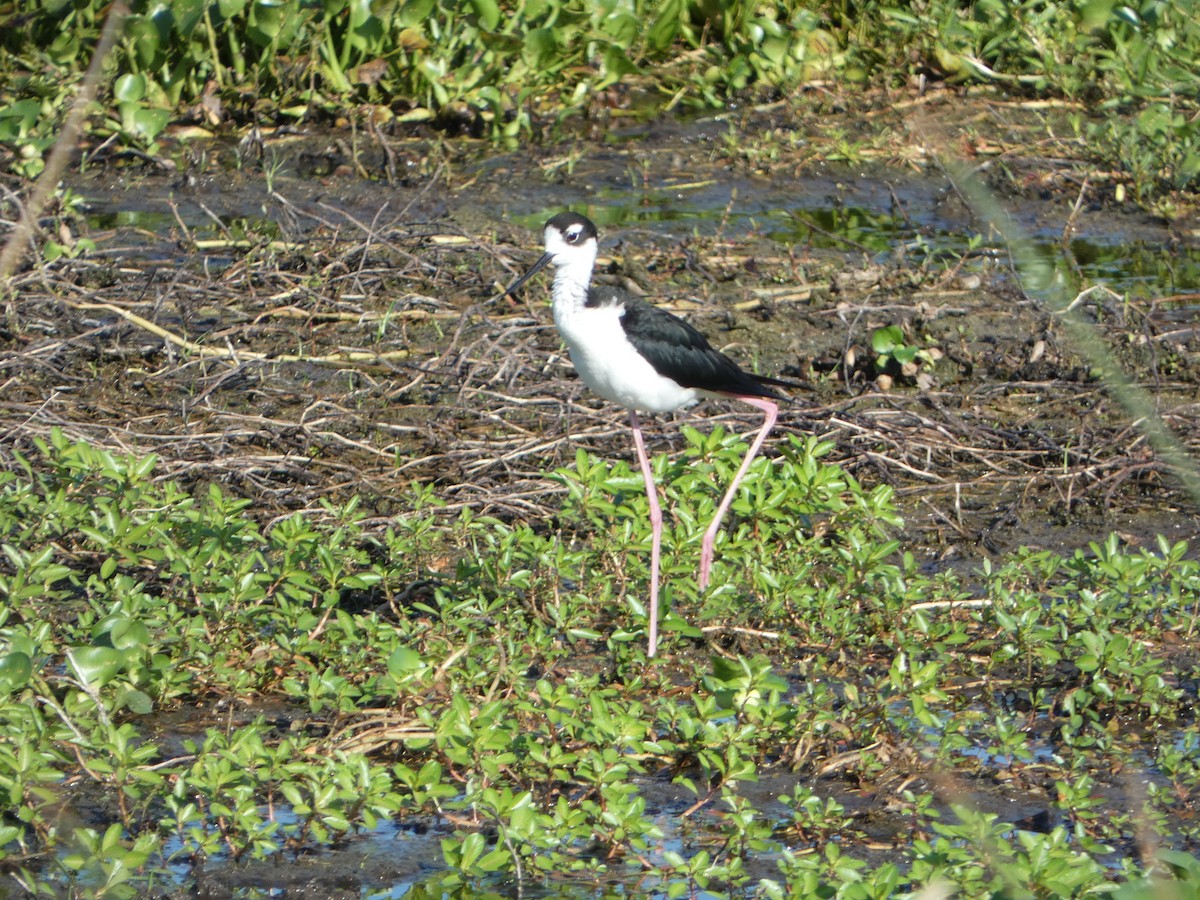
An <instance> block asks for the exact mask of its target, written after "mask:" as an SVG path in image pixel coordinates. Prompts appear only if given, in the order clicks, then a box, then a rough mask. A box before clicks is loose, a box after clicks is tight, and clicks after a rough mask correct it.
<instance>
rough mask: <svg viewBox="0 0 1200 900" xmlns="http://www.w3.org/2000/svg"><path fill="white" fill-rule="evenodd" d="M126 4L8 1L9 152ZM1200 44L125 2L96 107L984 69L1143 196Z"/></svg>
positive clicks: (487, 0) (1103, 3) (647, 3)
mask: <svg viewBox="0 0 1200 900" xmlns="http://www.w3.org/2000/svg"><path fill="white" fill-rule="evenodd" d="M120 9H121V7H120V6H119V5H117V6H113V5H109V4H99V3H89V2H85V0H58V2H51V3H32V2H24V3H18V4H16V5H15V6H13V7H10V11H9V17H8V21H7V22H6V23H5V25H6V27H5V28H4V30H3V32H2V33H0V72H2V73H3V78H2V79H0V82H2V83H3V84H4V85H5V87H4V89H3V94H2V96H0V100H2V102H0V110H2V111H0V144H2V145H3V146H4V147H5V148H7V150H8V152H9V156H8V159H7V167H8V168H9V169H11V170H14V171H16V172H19V173H21V174H23V175H26V176H31V175H35V174H37V172H38V171H40V168H41V166H42V164H43V159H44V156H45V153H46V151H47V150H48V148H49V147H50V146H51V145H52V144H53V143H54V141H55V139H56V136H57V133H58V130H59V128H60V127H61V122H62V118H63V115H64V113H65V110H66V108H67V107H68V106H69V104H70V102H71V99H72V97H73V96H74V94H75V92H76V90H77V88H78V85H79V82H80V80H81V78H82V74H83V70H84V68H86V65H87V61H88V59H89V57H90V55H91V53H92V51H93V50H94V49H95V47H96V44H97V41H98V38H99V33H100V30H101V27H102V25H103V22H104V19H105V17H106V16H107V15H108V14H109V12H110V11H119V10H120ZM1197 56H1200V21H1197V19H1196V17H1195V16H1194V15H1192V10H1191V8H1190V7H1189V6H1187V5H1186V4H1175V3H1171V2H1167V0H1143V2H1140V3H1132V4H1122V3H1118V2H1116V0H1062V2H1053V3H1046V2H1043V0H1020V2H1009V0H978V2H973V3H963V2H959V0H927V2H923V3H916V4H888V3H882V2H877V0H865V2H854V3H850V2H845V0H823V2H797V0H773V2H769V3H734V2H723V0H717V2H686V0H609V2H604V3H580V2H570V0H566V2H564V0H542V2H536V3H521V4H509V3H501V2H497V0H473V2H471V3H459V2H451V0H403V2H400V0H397V2H391V3H368V2H365V0H321V2H313V0H222V2H220V3H212V2H206V0H175V2H172V3H146V2H141V0H138V2H133V3H131V4H130V6H129V13H128V15H127V16H126V17H125V18H124V20H123V22H122V24H121V31H120V38H119V39H118V40H117V41H116V44H115V47H114V50H113V52H112V54H111V59H109V60H108V61H107V63H106V65H105V68H104V76H103V80H102V82H101V85H100V88H101V90H100V92H99V104H98V106H97V107H96V109H95V110H94V113H93V115H92V116H91V119H90V127H91V131H92V133H93V135H94V136H95V137H96V138H97V139H112V140H115V141H116V142H117V144H118V145H124V146H127V147H130V148H133V149H136V150H138V151H143V152H149V153H151V154H156V153H158V152H160V150H161V149H162V146H161V144H160V141H161V139H162V138H163V137H164V135H165V134H166V129H167V127H168V125H169V124H170V123H172V122H174V123H192V124H194V125H198V126H203V127H204V128H208V129H211V128H219V127H223V126H225V125H227V124H234V125H241V126H245V125H261V126H275V125H279V124H284V123H292V122H298V121H304V120H312V119H325V120H334V119H338V120H349V121H350V122H352V123H354V124H357V125H359V126H361V127H363V128H365V129H370V130H375V129H381V128H387V129H389V130H393V131H394V130H396V129H400V130H403V129H406V128H411V127H413V126H416V125H417V124H419V123H430V124H432V125H433V126H434V127H435V128H437V129H440V130H441V131H444V132H448V133H452V134H453V133H462V132H466V133H470V134H473V135H476V136H481V137H488V138H490V139H492V140H497V141H505V140H508V141H511V140H513V139H517V138H521V139H528V138H530V137H532V136H540V135H544V134H545V133H546V129H547V127H548V126H553V125H555V123H561V122H564V121H569V120H572V119H576V118H579V117H580V116H585V117H589V118H594V117H597V116H605V115H608V114H609V113H611V111H612V110H613V109H614V108H617V107H621V106H624V105H627V104H628V103H629V102H630V101H629V97H628V94H629V93H630V92H631V91H636V92H637V93H638V94H639V95H640V99H638V100H637V101H636V103H637V105H638V106H639V107H640V108H641V109H642V110H643V113H644V114H647V115H649V114H654V113H655V112H657V111H661V110H664V109H672V108H676V107H692V108H721V107H724V106H726V105H727V104H730V103H733V102H736V101H739V100H741V99H743V98H751V99H775V98H793V99H795V98H797V97H798V96H799V93H800V92H801V91H802V90H803V89H805V88H810V87H811V88H815V89H818V94H819V95H820V96H826V95H829V94H834V95H837V96H839V97H842V98H852V97H854V96H855V95H858V94H862V93H863V92H864V91H866V92H871V91H876V90H883V91H887V92H895V91H897V90H903V89H906V88H907V89H911V88H912V87H913V86H914V85H921V86H927V85H932V84H935V83H938V82H945V83H947V84H950V85H970V84H985V85H991V86H995V87H996V88H998V89H1001V90H1003V91H1005V92H1008V93H1010V94H1011V95H1012V96H1014V97H1017V98H1021V97H1028V98H1036V97H1041V98H1047V97H1049V98H1060V99H1063V100H1066V101H1072V102H1075V103H1077V104H1078V105H1076V106H1074V107H1073V111H1072V112H1071V114H1070V115H1069V116H1068V117H1067V121H1065V122H1063V121H1055V122H1053V123H1052V122H1047V130H1048V131H1050V132H1051V133H1053V134H1055V135H1056V136H1057V137H1058V138H1059V139H1061V140H1066V141H1073V142H1077V144H1078V149H1079V151H1080V152H1084V153H1089V154H1093V155H1094V159H1093V160H1092V162H1093V163H1094V164H1095V165H1096V166H1097V167H1098V168H1114V169H1119V170H1123V172H1124V173H1125V174H1124V175H1119V176H1117V177H1118V178H1119V179H1122V180H1124V179H1126V178H1127V179H1128V181H1129V184H1130V186H1131V187H1132V188H1133V191H1134V193H1135V195H1136V198H1137V199H1139V200H1140V201H1141V202H1144V203H1150V202H1151V201H1152V200H1153V199H1154V198H1157V197H1159V196H1162V195H1164V194H1169V193H1171V192H1174V191H1181V190H1186V189H1189V188H1194V187H1195V186H1196V183H1197V178H1200V122H1198V119H1197V116H1196V111H1197V102H1198V100H1200V96H1198V94H1200V89H1198V87H1197V79H1196V77H1195V71H1196V59H1197ZM796 102H800V101H798V100H797V101H796ZM817 102H818V103H819V102H820V101H819V100H818V101H817ZM851 102H852V101H851ZM1085 110H1086V111H1087V113H1086V114H1085Z"/></svg>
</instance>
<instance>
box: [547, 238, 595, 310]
mask: <svg viewBox="0 0 1200 900" xmlns="http://www.w3.org/2000/svg"><path fill="white" fill-rule="evenodd" d="M579 249H581V250H582V249H584V248H579ZM588 249H590V250H591V252H590V253H580V254H578V255H574V254H573V255H571V256H570V257H568V258H567V260H566V261H564V262H561V263H560V262H557V260H556V269H555V272H554V287H553V289H552V290H551V296H552V297H553V298H554V319H555V321H556V322H560V321H561V320H562V319H563V317H564V316H569V315H571V314H573V313H577V312H579V310H581V309H583V308H584V306H585V305H586V303H587V296H588V285H589V284H591V281H592V269H593V268H594V266H595V264H596V247H595V244H594V243H593V245H592V246H591V247H590V248H588Z"/></svg>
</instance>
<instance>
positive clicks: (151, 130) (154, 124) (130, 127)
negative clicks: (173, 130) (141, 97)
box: [121, 104, 171, 141]
mask: <svg viewBox="0 0 1200 900" xmlns="http://www.w3.org/2000/svg"><path fill="white" fill-rule="evenodd" d="M121 118H122V121H123V122H125V123H127V124H126V126H125V130H126V131H127V132H129V133H130V134H135V135H137V136H138V137H141V138H145V139H146V140H147V141H152V140H154V138H156V137H158V135H159V134H160V133H162V130H163V129H164V128H166V127H167V122H169V121H170V119H171V113H170V110H166V109H153V108H151V107H146V106H141V105H138V106H137V107H136V108H134V109H129V108H127V107H126V105H125V104H122V109H121Z"/></svg>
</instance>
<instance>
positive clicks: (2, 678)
mask: <svg viewBox="0 0 1200 900" xmlns="http://www.w3.org/2000/svg"><path fill="white" fill-rule="evenodd" d="M32 674H33V660H32V659H30V658H29V655H28V654H26V653H22V652H20V651H19V650H18V651H14V652H11V653H9V654H7V655H6V656H5V657H4V658H3V659H0V696H3V695H5V694H11V693H13V692H14V691H19V690H20V689H21V688H23V687H25V685H26V684H28V683H29V677H30V676H31V675H32Z"/></svg>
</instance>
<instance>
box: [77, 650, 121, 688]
mask: <svg viewBox="0 0 1200 900" xmlns="http://www.w3.org/2000/svg"><path fill="white" fill-rule="evenodd" d="M67 663H68V664H69V665H70V667H71V671H72V672H74V673H75V677H76V678H78V679H79V680H80V681H81V682H83V683H84V684H86V685H90V686H91V687H93V688H95V687H101V686H103V685H105V684H107V683H108V682H109V681H112V679H113V678H114V677H115V676H116V675H117V673H118V672H120V671H121V669H122V668H123V667H124V665H125V654H124V653H122V652H121V651H119V650H114V649H113V648H112V647H74V648H72V649H70V650H68V651H67Z"/></svg>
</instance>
